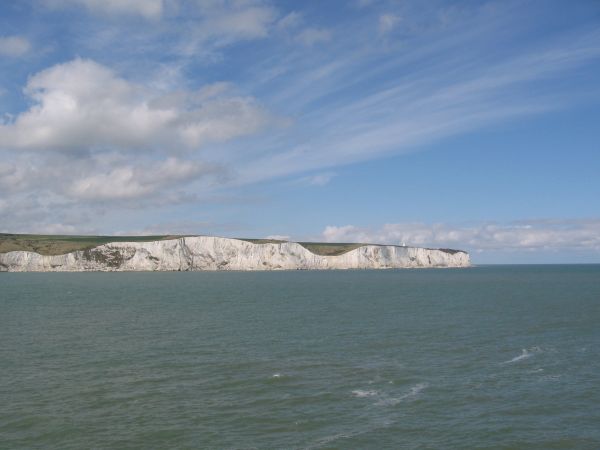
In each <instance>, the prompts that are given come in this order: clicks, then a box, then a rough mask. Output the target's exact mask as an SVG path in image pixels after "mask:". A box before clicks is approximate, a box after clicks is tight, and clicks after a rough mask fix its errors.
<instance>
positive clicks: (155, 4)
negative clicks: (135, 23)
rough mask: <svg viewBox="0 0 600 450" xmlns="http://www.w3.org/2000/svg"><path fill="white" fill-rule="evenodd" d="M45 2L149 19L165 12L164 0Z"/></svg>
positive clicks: (94, 11) (57, 5)
mask: <svg viewBox="0 0 600 450" xmlns="http://www.w3.org/2000/svg"><path fill="white" fill-rule="evenodd" d="M45 3H46V5H47V6H49V7H51V8H61V7H68V6H82V7H85V8H86V9H87V10H89V11H90V12H92V13H100V14H108V15H115V14H117V15H118V14H129V15H131V14H133V15H140V16H142V17H145V18H148V19H156V18H158V17H160V16H161V15H162V12H163V0H45Z"/></svg>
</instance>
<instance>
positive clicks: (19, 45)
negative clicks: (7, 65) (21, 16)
mask: <svg viewBox="0 0 600 450" xmlns="http://www.w3.org/2000/svg"><path fill="white" fill-rule="evenodd" d="M30 50H31V43H30V42H29V41H28V40H27V39H25V38H24V37H22V36H0V56H12V57H16V56H22V55H24V54H26V53H29V51H30Z"/></svg>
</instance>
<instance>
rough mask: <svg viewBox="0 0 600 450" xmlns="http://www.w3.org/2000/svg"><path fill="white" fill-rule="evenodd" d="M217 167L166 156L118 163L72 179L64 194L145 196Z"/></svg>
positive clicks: (102, 197) (105, 197)
mask: <svg viewBox="0 0 600 450" xmlns="http://www.w3.org/2000/svg"><path fill="white" fill-rule="evenodd" d="M217 170H218V169H217V168H215V167H212V166H207V165H206V164H203V163H199V162H193V161H181V160H178V159H176V158H169V159H167V160H166V161H161V162H155V163H152V164H146V165H137V166H132V165H118V166H116V167H113V168H112V169H111V170H110V171H108V172H103V173H95V174H91V175H89V176H86V177H83V178H78V179H75V180H74V181H73V182H72V183H71V184H70V185H69V186H68V188H67V194H68V195H70V196H72V197H75V198H78V199H85V200H121V199H132V198H138V197H147V196H149V195H151V194H155V193H156V192H157V191H158V190H159V189H164V188H166V187H173V186H176V185H181V184H183V183H186V182H188V181H190V180H193V179H196V178H198V177H200V176H202V175H206V174H210V173H214V172H215V171H217Z"/></svg>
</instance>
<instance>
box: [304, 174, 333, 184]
mask: <svg viewBox="0 0 600 450" xmlns="http://www.w3.org/2000/svg"><path fill="white" fill-rule="evenodd" d="M335 175H336V174H335V173H334V172H321V173H316V174H313V175H309V176H307V177H302V178H300V179H298V180H297V183H299V184H304V185H306V186H325V185H326V184H329V182H330V181H331V180H332V179H333V178H334V177H335Z"/></svg>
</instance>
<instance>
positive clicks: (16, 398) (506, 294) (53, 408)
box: [0, 265, 600, 449]
mask: <svg viewBox="0 0 600 450" xmlns="http://www.w3.org/2000/svg"><path fill="white" fill-rule="evenodd" d="M0 308H1V309H0V448H2V449H20V448H56V449H80V448H117V449H128V448H132V449H133V448H157V449H165V448H210V449H253V448H255V449H325V448H328V449H333V448H340V449H370V448H373V449H388V448H389V449H403V448H407V449H429V448H432V449H439V448H485V449H494V448H497V449H525V448H526V449H563V448H564V449H568V448H573V449H588V448H589V449H598V448H600V266H595V265H589V266H482V267H476V268H472V269H445V270H437V269H427V270H390V271H332V272H303V271H298V272H265V273H242V272H231V273H225V272H224V273H73V274H61V273H55V274H48V273H40V274H7V273H3V274H0Z"/></svg>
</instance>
